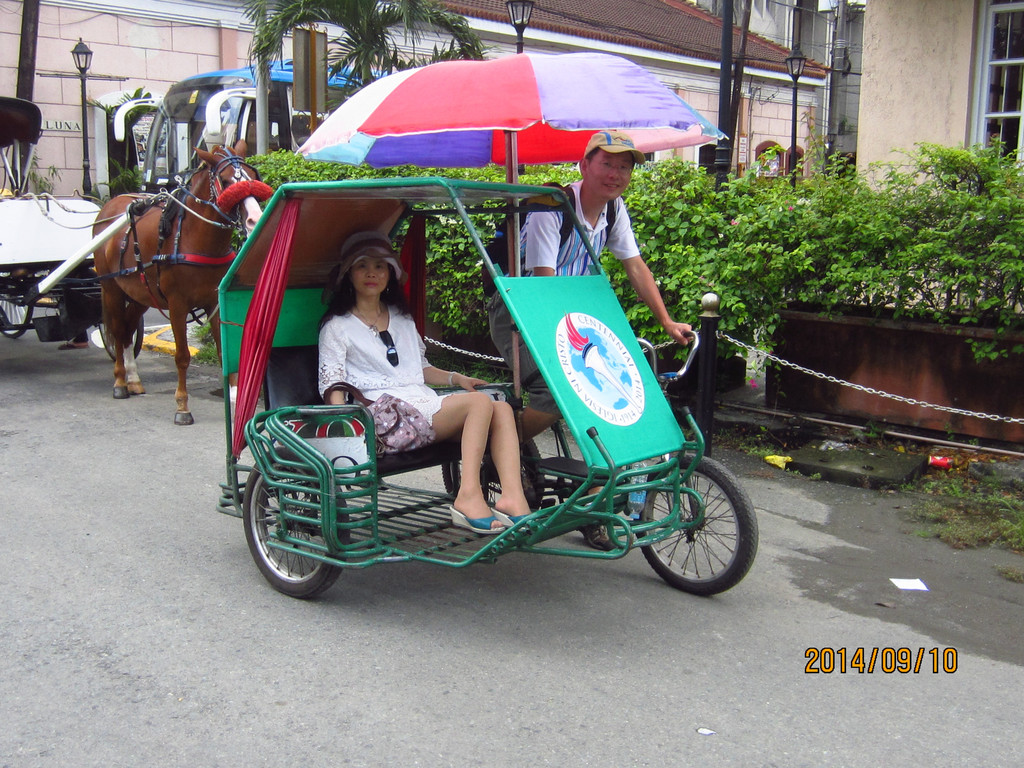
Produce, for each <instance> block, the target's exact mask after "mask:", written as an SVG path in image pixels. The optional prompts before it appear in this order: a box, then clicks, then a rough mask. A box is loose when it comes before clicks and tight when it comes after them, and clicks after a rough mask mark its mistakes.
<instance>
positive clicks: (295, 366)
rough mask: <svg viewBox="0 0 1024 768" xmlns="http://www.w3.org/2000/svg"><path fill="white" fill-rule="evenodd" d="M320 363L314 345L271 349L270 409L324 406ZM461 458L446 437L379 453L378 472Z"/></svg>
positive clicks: (267, 395) (267, 383)
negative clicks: (383, 453) (320, 384)
mask: <svg viewBox="0 0 1024 768" xmlns="http://www.w3.org/2000/svg"><path fill="white" fill-rule="evenodd" d="M319 366H320V354H319V351H318V350H317V346H316V345H315V344H308V345H305V346H300V347H274V348H273V349H271V350H270V357H269V359H268V360H267V375H266V378H265V379H264V390H263V391H264V395H265V400H266V407H267V410H273V409H275V408H283V407H284V406H286V405H322V404H323V399H322V398H321V397H320V389H319V382H318V380H317V374H318V371H319ZM461 458H462V452H461V449H460V447H459V444H458V443H457V442H453V441H451V440H445V441H442V442H440V443H435V444H433V445H428V446H426V447H425V448H417V449H416V450H414V451H404V452H403V453H391V454H387V455H385V456H379V457H377V474H378V475H381V476H384V475H399V474H401V473H403V472H411V471H413V470H417V469H425V468H427V467H434V466H438V465H440V464H447V463H448V462H453V461H459V460H460V459H461Z"/></svg>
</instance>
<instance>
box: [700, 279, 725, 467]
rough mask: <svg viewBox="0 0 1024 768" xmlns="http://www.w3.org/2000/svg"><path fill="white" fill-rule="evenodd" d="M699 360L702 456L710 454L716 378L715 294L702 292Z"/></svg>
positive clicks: (716, 328) (718, 301) (716, 324)
mask: <svg viewBox="0 0 1024 768" xmlns="http://www.w3.org/2000/svg"><path fill="white" fill-rule="evenodd" d="M700 306H701V309H702V310H703V311H702V312H701V313H700V358H699V359H698V360H697V413H696V414H694V417H695V418H696V419H697V426H699V427H700V431H701V432H702V433H703V435H704V453H705V455H707V456H710V455H711V443H712V440H711V431H712V429H713V428H714V418H715V381H716V380H717V378H718V321H719V320H720V319H721V316H720V315H719V314H718V309H719V307H720V306H721V301H720V299H719V298H718V294H716V293H705V294H704V295H703V296H702V297H701V300H700Z"/></svg>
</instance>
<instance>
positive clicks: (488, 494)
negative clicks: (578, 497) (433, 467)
mask: <svg viewBox="0 0 1024 768" xmlns="http://www.w3.org/2000/svg"><path fill="white" fill-rule="evenodd" d="M519 450H520V452H521V454H522V476H523V491H524V492H525V493H526V501H527V502H528V503H529V505H530V509H538V508H539V507H540V499H539V492H538V491H537V490H535V489H539V488H540V483H539V480H540V478H539V477H538V475H537V470H536V460H537V459H539V458H540V451H539V450H537V444H536V443H535V442H534V441H533V440H527V441H526V442H525V443H520V445H519ZM441 478H442V480H444V490H445V493H447V494H449V495H451V496H453V497H454V496H455V495H456V494H457V493H458V492H459V485H460V484H461V483H462V462H461V461H448V462H445V463H444V464H442V465H441ZM480 485H481V486H482V487H483V491H484V498H485V499H487V503H488V504H491V505H493V504H494V502H495V501H497V499H498V497H499V496H500V495H501V483H500V482H498V472H497V470H496V469H495V468H494V462H492V461H491V457H490V456H489V455H487V456H484V463H483V465H482V466H481V467H480Z"/></svg>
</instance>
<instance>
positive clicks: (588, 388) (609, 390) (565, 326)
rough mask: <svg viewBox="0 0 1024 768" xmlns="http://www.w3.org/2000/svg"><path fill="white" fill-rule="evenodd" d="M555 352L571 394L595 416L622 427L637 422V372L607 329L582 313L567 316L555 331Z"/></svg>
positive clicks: (640, 396)
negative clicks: (571, 391) (571, 389)
mask: <svg viewBox="0 0 1024 768" xmlns="http://www.w3.org/2000/svg"><path fill="white" fill-rule="evenodd" d="M555 350H556V353H557V354H558V362H559V363H560V364H561V366H562V371H563V373H565V378H566V379H567V380H568V381H569V384H570V386H572V388H573V391H574V392H575V393H576V394H577V395H579V398H580V400H582V401H583V404H584V405H586V406H587V408H589V409H590V410H591V411H592V412H593V413H594V414H595V415H596V416H598V417H600V418H602V419H604V420H605V421H607V422H608V423H609V424H616V425H618V426H623V427H624V426H628V425H629V424H633V423H635V422H636V421H637V420H638V419H639V418H640V416H641V415H642V414H643V412H644V386H643V382H641V380H640V371H638V370H637V367H636V363H635V362H633V358H632V357H631V356H630V354H629V352H628V351H627V350H626V347H625V345H623V343H622V342H621V341H619V337H618V336H616V335H615V334H614V333H612V332H611V330H610V329H609V328H608V326H606V325H605V324H604V323H602V322H601V321H600V320H598V319H597V318H595V317H591V316H590V315H586V314H583V313H582V312H570V313H568V314H566V316H565V317H563V318H562V319H561V321H559V323H558V327H557V328H556V329H555Z"/></svg>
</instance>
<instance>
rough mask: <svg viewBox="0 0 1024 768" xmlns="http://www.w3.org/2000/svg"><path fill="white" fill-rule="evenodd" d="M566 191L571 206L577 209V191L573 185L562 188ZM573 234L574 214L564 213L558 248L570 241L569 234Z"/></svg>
mask: <svg viewBox="0 0 1024 768" xmlns="http://www.w3.org/2000/svg"><path fill="white" fill-rule="evenodd" d="M562 191H563V192H565V196H566V197H568V198H569V207H570V208H572V210H574V211H575V210H576V193H575V192H574V191H573V188H572V187H565V189H563V190H562ZM571 234H572V216H566V215H565V213H562V226H561V227H560V228H559V230H558V249H559V250H561V249H562V246H564V245H565V244H566V243H567V242H569V235H571Z"/></svg>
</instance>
